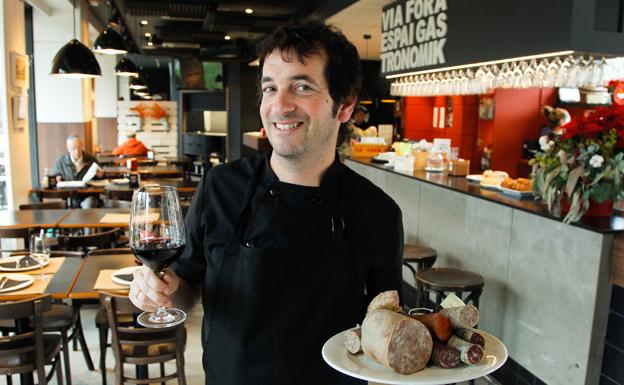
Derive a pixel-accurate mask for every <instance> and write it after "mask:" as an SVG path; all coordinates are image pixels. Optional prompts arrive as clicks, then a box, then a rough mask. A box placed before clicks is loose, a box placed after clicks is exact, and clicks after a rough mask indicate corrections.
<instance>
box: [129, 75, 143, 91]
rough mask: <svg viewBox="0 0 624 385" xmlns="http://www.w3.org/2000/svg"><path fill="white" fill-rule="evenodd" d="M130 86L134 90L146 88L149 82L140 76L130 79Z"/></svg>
mask: <svg viewBox="0 0 624 385" xmlns="http://www.w3.org/2000/svg"><path fill="white" fill-rule="evenodd" d="M128 87H129V88H130V89H133V90H144V89H146V88H147V83H146V82H145V79H143V78H142V77H140V76H138V77H136V78H132V79H130V85H128Z"/></svg>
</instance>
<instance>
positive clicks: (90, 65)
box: [50, 3, 102, 78]
mask: <svg viewBox="0 0 624 385" xmlns="http://www.w3.org/2000/svg"><path fill="white" fill-rule="evenodd" d="M73 14H74V17H73V20H74V39H71V40H70V41H69V43H67V44H65V45H64V46H63V47H61V49H60V50H59V51H58V52H57V53H56V55H55V56H54V59H53V60H52V69H51V70H50V75H52V76H62V77H68V78H92V77H97V76H102V70H101V69H100V65H99V64H98V62H97V60H96V59H95V55H93V52H91V50H90V49H89V48H88V47H87V46H86V45H84V44H82V43H81V42H79V41H78V40H76V38H75V37H76V3H73Z"/></svg>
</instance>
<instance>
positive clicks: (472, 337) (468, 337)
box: [455, 328, 485, 347]
mask: <svg viewBox="0 0 624 385" xmlns="http://www.w3.org/2000/svg"><path fill="white" fill-rule="evenodd" d="M455 334H457V336H459V337H461V339H463V340H464V341H468V342H470V343H471V344H475V345H479V346H482V347H483V346H485V338H483V336H482V335H481V334H480V333H479V331H478V330H476V329H468V328H457V329H455Z"/></svg>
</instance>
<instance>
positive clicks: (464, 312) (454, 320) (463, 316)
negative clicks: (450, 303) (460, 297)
mask: <svg viewBox="0 0 624 385" xmlns="http://www.w3.org/2000/svg"><path fill="white" fill-rule="evenodd" d="M440 314H442V315H443V316H446V317H448V319H449V321H451V325H452V326H453V328H454V329H458V328H472V327H474V326H475V325H476V324H478V323H479V310H477V308H476V307H474V306H473V305H466V306H458V307H450V308H447V309H442V310H440Z"/></svg>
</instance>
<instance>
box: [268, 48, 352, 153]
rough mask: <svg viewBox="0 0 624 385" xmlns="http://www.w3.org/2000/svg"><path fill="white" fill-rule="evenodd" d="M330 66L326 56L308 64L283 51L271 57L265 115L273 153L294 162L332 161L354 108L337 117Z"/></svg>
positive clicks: (312, 57)
mask: <svg viewBox="0 0 624 385" xmlns="http://www.w3.org/2000/svg"><path fill="white" fill-rule="evenodd" d="M282 56H284V57H282ZM285 59H286V60H285ZM325 63H326V56H325V54H324V52H321V53H318V54H313V55H310V56H309V57H307V58H306V60H305V63H301V62H300V61H299V60H297V56H296V55H289V54H288V53H286V54H284V53H283V52H280V51H274V52H272V53H271V54H269V55H268V56H267V57H266V59H265V61H264V66H263V68H262V79H261V88H262V102H261V104H260V115H261V117H262V123H263V125H264V127H265V129H266V132H267V136H268V138H269V141H270V142H271V145H272V146H273V153H274V154H277V155H278V156H280V157H283V158H286V159H290V160H295V161H300V160H303V159H314V158H320V157H326V156H328V154H329V155H331V156H332V157H333V154H334V152H335V149H336V139H337V136H338V128H339V126H340V123H341V122H342V123H344V122H346V121H347V120H348V119H349V116H350V114H351V111H352V109H353V104H352V103H351V104H350V105H349V106H346V107H345V106H343V105H339V106H338V109H337V113H336V114H334V113H333V110H332V109H333V106H334V101H333V100H332V98H331V96H330V94H329V88H328V85H327V81H326V79H325V75H324V70H325Z"/></svg>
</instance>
